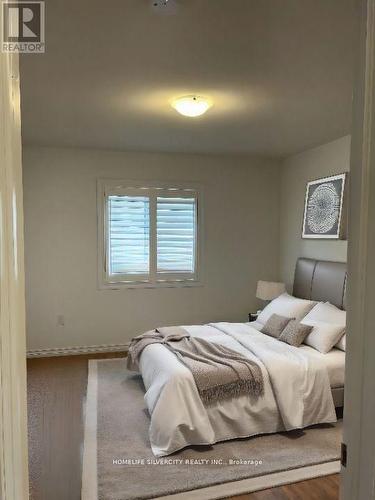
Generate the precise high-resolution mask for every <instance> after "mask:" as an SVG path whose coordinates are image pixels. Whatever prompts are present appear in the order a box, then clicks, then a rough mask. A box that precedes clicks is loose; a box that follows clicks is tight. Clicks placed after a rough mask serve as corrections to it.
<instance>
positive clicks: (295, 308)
mask: <svg viewBox="0 0 375 500" xmlns="http://www.w3.org/2000/svg"><path fill="white" fill-rule="evenodd" d="M315 304H316V302H313V301H312V300H305V299H297V298H296V297H292V296H291V295H289V294H288V293H282V294H281V295H280V296H279V297H277V298H276V299H274V300H273V301H272V302H270V303H269V304H268V305H267V306H266V307H265V308H264V309H263V311H262V312H261V313H260V314H259V316H258V320H257V321H258V322H259V323H262V324H263V325H265V324H266V323H267V321H268V320H269V318H270V317H271V316H272V314H279V315H280V316H286V317H287V318H295V319H298V320H300V319H302V318H303V317H304V316H306V314H307V313H308V312H309V311H310V310H311V309H312V308H313V307H314V305H315Z"/></svg>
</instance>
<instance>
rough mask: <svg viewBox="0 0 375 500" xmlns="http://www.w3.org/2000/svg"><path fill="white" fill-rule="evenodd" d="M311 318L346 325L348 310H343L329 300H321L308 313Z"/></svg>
mask: <svg viewBox="0 0 375 500" xmlns="http://www.w3.org/2000/svg"><path fill="white" fill-rule="evenodd" d="M308 316H309V318H310V319H312V320H316V321H324V322H325V323H333V324H335V325H341V326H343V327H344V328H345V327H346V311H342V310H341V309H339V308H338V307H336V306H334V305H332V304H330V303H329V302H319V304H317V305H316V306H315V307H314V308H313V309H312V310H311V311H310V312H309V314H308Z"/></svg>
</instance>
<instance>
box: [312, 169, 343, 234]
mask: <svg viewBox="0 0 375 500" xmlns="http://www.w3.org/2000/svg"><path fill="white" fill-rule="evenodd" d="M346 176H347V174H346V173H343V174H339V175H333V176H331V177H325V178H323V179H317V180H315V181H310V182H308V183H307V186H306V196H305V212H304V216H303V228H302V238H320V239H336V240H337V239H344V234H345V228H344V227H343V226H344V223H343V222H344V220H343V219H344V217H343V205H344V196H345V182H346Z"/></svg>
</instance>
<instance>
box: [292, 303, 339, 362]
mask: <svg viewBox="0 0 375 500" xmlns="http://www.w3.org/2000/svg"><path fill="white" fill-rule="evenodd" d="M301 323H302V324H304V325H309V326H312V327H313V329H312V331H311V332H310V333H309V335H308V336H307V337H306V338H305V341H304V343H305V344H307V345H309V346H311V347H313V348H314V349H317V350H318V351H320V352H321V353H323V354H326V353H327V352H329V351H330V350H331V349H332V347H333V346H334V345H335V344H336V343H337V342H338V341H339V340H340V339H341V337H342V336H343V334H344V333H345V328H346V312H345V311H341V310H340V309H338V308H337V307H335V306H333V305H332V304H330V303H329V302H325V303H322V302H321V303H319V304H317V305H316V306H315V307H314V308H313V309H312V310H311V311H310V312H309V314H308V315H307V316H305V317H304V318H303V320H302V321H301Z"/></svg>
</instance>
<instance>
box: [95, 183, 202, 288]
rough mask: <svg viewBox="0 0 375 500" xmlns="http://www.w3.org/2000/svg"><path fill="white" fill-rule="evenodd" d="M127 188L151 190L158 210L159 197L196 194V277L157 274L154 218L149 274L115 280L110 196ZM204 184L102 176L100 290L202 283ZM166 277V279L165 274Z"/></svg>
mask: <svg viewBox="0 0 375 500" xmlns="http://www.w3.org/2000/svg"><path fill="white" fill-rule="evenodd" d="M124 189H126V190H127V191H129V190H134V194H138V193H139V194H145V192H146V191H149V190H152V191H153V192H152V193H150V194H151V196H150V211H152V210H156V200H157V197H158V196H163V197H164V196H165V197H168V196H170V197H172V194H173V191H176V192H180V193H181V192H184V193H186V194H188V193H189V192H190V193H194V197H196V199H197V213H196V254H195V273H194V275H193V277H191V276H192V275H191V274H190V273H188V275H187V274H186V273H163V272H160V273H157V269H156V266H157V253H156V252H157V250H156V245H157V238H156V218H154V217H151V218H150V273H149V275H148V276H146V275H134V279H131V280H130V279H129V276H128V275H118V276H116V279H115V280H114V279H113V275H112V276H111V275H109V273H108V265H107V262H108V249H109V248H108V247H109V239H108V238H107V231H108V227H107V220H106V214H107V207H106V203H107V196H109V195H111V194H116V192H118V193H122V192H123V190H124ZM202 192H203V189H202V186H201V185H200V184H194V183H185V182H159V181H140V180H137V181H134V180H124V179H98V180H97V226H98V289H99V290H106V289H112V290H120V289H127V288H178V287H195V286H202V285H203V283H202V266H201V263H202V249H203V196H202ZM163 275H164V276H165V279H163V278H162V276H163Z"/></svg>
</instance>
